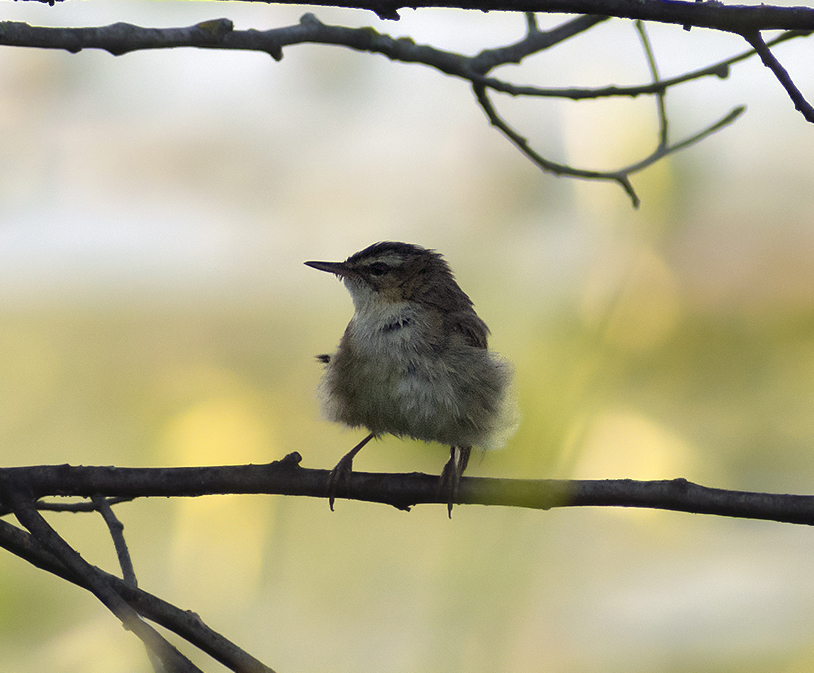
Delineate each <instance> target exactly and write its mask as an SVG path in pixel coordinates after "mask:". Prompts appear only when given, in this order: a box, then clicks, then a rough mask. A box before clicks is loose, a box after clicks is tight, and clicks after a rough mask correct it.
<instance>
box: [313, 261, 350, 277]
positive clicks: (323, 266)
mask: <svg viewBox="0 0 814 673" xmlns="http://www.w3.org/2000/svg"><path fill="white" fill-rule="evenodd" d="M305 266H310V267H311V268H312V269H319V270H320V271H327V272H328V273H332V274H335V275H337V276H339V277H340V278H348V277H349V276H355V275H356V272H355V271H354V270H353V269H350V268H348V266H347V264H345V262H305Z"/></svg>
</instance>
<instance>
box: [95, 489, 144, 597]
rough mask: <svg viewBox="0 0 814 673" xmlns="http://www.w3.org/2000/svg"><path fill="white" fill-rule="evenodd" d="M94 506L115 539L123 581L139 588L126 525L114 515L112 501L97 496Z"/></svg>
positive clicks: (114, 544)
mask: <svg viewBox="0 0 814 673" xmlns="http://www.w3.org/2000/svg"><path fill="white" fill-rule="evenodd" d="M93 504H94V505H95V506H96V509H97V510H98V511H99V514H101V515H102V518H103V519H104V520H105V523H106V524H107V529H108V530H109V531H110V537H112V538H113V546H114V547H115V548H116V556H117V557H118V559H119V566H120V567H121V569H122V579H123V580H124V581H125V583H126V584H129V585H130V586H132V587H137V586H138V580H137V579H136V571H135V570H134V568H133V559H131V558H130V550H129V549H128V548H127V542H126V540H125V539H124V524H122V522H121V521H119V519H118V517H117V516H116V515H115V514H114V513H113V509H112V508H111V506H110V501H109V500H108V499H107V498H103V497H101V496H95V497H94V498H93Z"/></svg>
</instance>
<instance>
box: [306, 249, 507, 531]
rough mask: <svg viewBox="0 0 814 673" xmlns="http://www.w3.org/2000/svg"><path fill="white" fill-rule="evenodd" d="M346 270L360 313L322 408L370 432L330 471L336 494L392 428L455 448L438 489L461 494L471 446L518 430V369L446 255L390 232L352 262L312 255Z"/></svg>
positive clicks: (338, 355)
mask: <svg viewBox="0 0 814 673" xmlns="http://www.w3.org/2000/svg"><path fill="white" fill-rule="evenodd" d="M305 264H306V265H307V266H310V267H312V268H314V269H319V270H320V271H327V272H328V273H332V274H335V275H336V276H337V277H339V278H340V279H341V280H342V281H343V282H344V284H345V287H347V289H348V291H349V292H350V295H351V297H352V299H353V305H354V309H355V310H354V314H353V317H352V318H351V320H350V323H349V324H348V326H347V328H346V329H345V333H344V335H343V336H342V339H341V341H340V342H339V348H338V349H337V351H336V352H335V353H334V354H332V355H322V356H318V357H319V359H320V360H321V361H322V362H324V363H325V372H324V374H323V377H322V380H321V383H320V393H321V397H322V403H323V409H324V413H325V415H326V416H327V418H329V419H330V420H332V421H336V422H339V423H344V424H345V425H348V426H350V427H353V428H356V427H364V428H367V430H368V431H369V434H368V435H367V436H366V437H365V438H364V439H363V440H362V441H361V442H359V443H358V444H357V445H356V446H355V447H353V449H351V451H350V452H348V453H347V454H346V455H345V456H344V457H343V458H342V459H341V460H340V461H339V463H338V464H337V465H336V467H335V468H334V469H333V470H332V471H331V473H330V477H329V502H330V507H331V509H332V510H333V505H334V498H335V495H336V489H337V486H338V484H339V482H340V481H341V480H346V481H347V480H349V477H350V474H351V471H352V469H353V459H354V457H355V456H356V454H357V453H359V451H360V450H361V449H362V447H364V446H365V444H367V443H368V442H369V441H370V440H371V439H373V438H374V437H378V436H380V435H385V434H391V435H396V436H398V437H412V438H414V439H419V440H423V441H426V442H439V443H441V444H447V445H449V447H450V457H449V460H448V461H447V463H446V465H445V466H444V469H443V471H442V472H441V477H440V480H439V489H438V492H439V498H440V497H442V496H445V500H446V502H447V511H448V513H449V515H450V516H451V515H452V506H453V503H454V502H455V500H456V498H457V495H458V486H459V483H460V479H461V475H462V474H463V472H464V470H465V469H466V467H467V464H468V462H469V457H470V454H471V451H472V447H479V448H483V449H496V448H500V447H501V446H503V445H504V444H505V442H506V441H507V440H508V438H509V437H510V436H511V434H512V433H513V432H514V430H515V429H516V426H517V423H518V419H519V414H518V412H517V406H516V401H515V398H514V395H513V393H512V390H511V388H512V368H511V366H510V365H509V363H508V362H507V361H506V360H505V359H504V358H502V357H501V356H499V355H497V354H496V353H494V352H493V351H490V350H489V349H488V347H487V338H488V335H489V329H488V328H487V327H486V323H484V322H483V320H481V319H480V318H479V317H478V315H477V313H475V309H474V308H473V304H472V301H471V300H470V298H469V297H468V296H467V295H466V293H464V291H463V290H461V288H460V287H459V286H458V283H457V282H456V281H455V277H454V276H453V274H452V270H451V269H450V267H449V265H448V264H447V262H446V261H445V260H444V258H443V257H442V256H441V255H440V254H439V253H438V252H435V251H434V250H428V249H426V248H422V247H420V246H418V245H412V244H409V243H398V242H392V241H384V242H380V243H375V244H373V245H371V246H370V247H367V248H365V249H364V250H362V251H360V252H357V253H356V254H354V255H351V256H350V257H348V259H346V260H345V261H344V262H305Z"/></svg>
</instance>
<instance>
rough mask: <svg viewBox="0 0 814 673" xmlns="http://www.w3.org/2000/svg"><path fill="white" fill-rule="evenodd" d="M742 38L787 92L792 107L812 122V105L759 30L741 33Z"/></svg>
mask: <svg viewBox="0 0 814 673" xmlns="http://www.w3.org/2000/svg"><path fill="white" fill-rule="evenodd" d="M742 35H743V37H744V39H745V40H746V41H747V42H748V43H749V44H751V45H752V47H753V48H754V50H755V51H756V52H757V53H758V54H759V55H760V59H761V60H762V61H763V65H765V66H766V67H767V68H769V69H770V70H771V71H772V72H773V73H774V76H775V77H777V80H778V81H779V82H780V84H782V85H783V88H784V89H785V90H786V92H787V93H788V94H789V98H791V100H792V102H793V103H794V107H795V108H796V109H797V110H798V111H799V112H800V113H801V114H802V115H803V117H805V119H806V121H808V122H812V123H814V107H812V106H811V104H810V103H809V102H808V101H807V100H806V99H805V96H803V94H802V92H801V91H800V89H798V88H797V85H796V84H794V82H793V81H792V80H791V77H790V76H789V73H788V71H787V70H786V69H785V68H784V67H783V66H782V65H781V63H780V61H778V60H777V58H776V57H775V55H774V54H772V52H771V51H769V47H768V46H767V45H766V43H765V42H764V41H763V38H762V37H761V35H760V32H758V31H754V32H751V31H749V32H745V33H742Z"/></svg>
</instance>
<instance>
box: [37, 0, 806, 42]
mask: <svg viewBox="0 0 814 673" xmlns="http://www.w3.org/2000/svg"><path fill="white" fill-rule="evenodd" d="M37 1H39V2H44V3H48V4H49V5H53V4H54V3H55V2H56V0H37ZM59 1H62V0H59ZM242 1H243V2H263V3H266V4H270V3H271V0H242ZM275 3H276V4H284V5H285V4H287V5H299V4H302V3H301V2H300V1H299V0H275ZM309 4H311V5H316V6H324V7H348V8H351V9H365V10H370V11H372V12H375V13H376V14H377V15H378V16H379V17H381V18H385V19H398V18H399V14H398V10H400V9H402V8H410V9H417V8H419V7H449V8H455V9H475V10H479V11H484V12H486V11H506V12H526V13H550V14H597V15H602V16H616V17H620V18H626V19H640V20H642V21H657V22H659V23H673V24H678V25H680V26H698V27H701V28H714V29H717V30H723V31H727V32H732V33H739V34H742V33H744V32H746V31H756V30H758V31H759V30H797V29H800V30H814V9H812V8H811V7H782V6H776V5H764V4H761V5H725V4H724V3H722V2H720V1H719V0H705V1H704V2H688V1H687V0H671V1H670V2H647V1H643V0H424V1H423V2H417V1H415V0H412V1H411V2H410V3H409V4H405V3H402V2H400V0H313V1H312V2H309Z"/></svg>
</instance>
